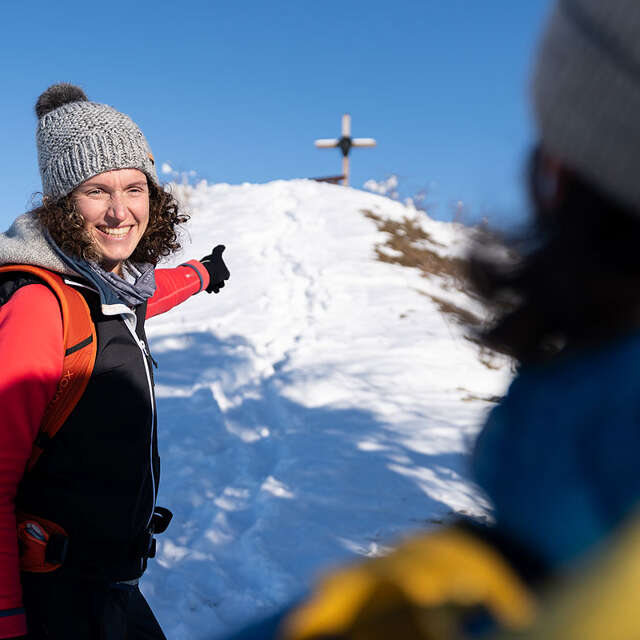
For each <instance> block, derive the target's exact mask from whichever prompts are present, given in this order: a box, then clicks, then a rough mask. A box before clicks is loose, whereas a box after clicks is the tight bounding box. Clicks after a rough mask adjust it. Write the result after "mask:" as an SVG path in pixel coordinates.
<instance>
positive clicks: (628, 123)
mask: <svg viewBox="0 0 640 640" xmlns="http://www.w3.org/2000/svg"><path fill="white" fill-rule="evenodd" d="M533 99H534V108H535V114H536V119H537V122H538V127H539V131H540V137H541V142H542V147H543V149H545V150H546V151H548V152H549V154H550V155H552V156H553V157H555V158H556V159H557V160H559V161H560V162H561V163H563V164H565V165H566V166H567V167H568V168H570V169H573V170H575V171H576V173H578V174H579V175H581V176H583V177H584V178H586V179H588V180H589V181H590V182H591V183H592V184H594V185H595V186H597V187H600V188H601V189H602V190H603V191H604V192H606V193H608V194H609V195H610V197H612V198H613V199H615V200H617V201H619V202H620V203H621V204H626V205H627V206H630V207H632V208H633V209H635V210H636V211H637V212H638V213H640V0H558V1H557V2H556V5H555V7H554V9H553V12H552V14H551V16H550V19H549V22H548V25H547V28H546V30H545V32H544V34H543V37H542V41H541V43H540V49H539V52H538V58H537V62H536V67H535V72H534V77H533Z"/></svg>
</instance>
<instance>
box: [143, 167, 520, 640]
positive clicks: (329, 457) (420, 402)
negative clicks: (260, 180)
mask: <svg viewBox="0 0 640 640" xmlns="http://www.w3.org/2000/svg"><path fill="white" fill-rule="evenodd" d="M175 189H176V190H177V192H178V193H177V195H178V196H179V197H180V198H181V199H182V200H183V201H185V202H186V204H187V208H188V210H189V211H190V213H191V215H192V218H191V221H190V222H189V224H188V225H187V228H188V232H187V234H186V236H185V238H184V245H185V250H184V252H183V254H182V255H180V256H178V258H174V259H173V262H174V263H179V262H181V261H183V260H185V259H188V258H191V257H200V256H202V255H205V254H206V253H208V252H209V251H210V250H211V247H212V246H214V245H215V244H218V243H222V244H225V245H226V247H227V250H226V252H225V254H224V257H225V260H226V261H227V264H228V265H229V269H230V271H231V279H230V281H229V283H228V284H227V287H225V288H224V289H223V290H222V291H221V293H220V294H218V295H207V294H200V295H198V296H195V297H193V298H192V299H191V300H189V301H187V302H186V303H185V304H183V305H181V306H180V307H177V308H176V309H174V310H173V311H171V312H169V313H167V314H165V315H163V316H159V317H158V318H155V319H153V320H151V321H150V322H149V323H148V326H147V331H148V334H149V338H150V342H151V348H152V352H153V355H154V357H155V358H156V359H157V360H158V362H159V369H158V370H157V372H156V374H157V375H156V379H157V397H158V414H159V437H160V454H161V457H162V465H163V467H162V479H161V482H160V496H159V500H158V503H159V504H161V505H164V506H167V507H169V508H171V509H172V510H173V511H174V514H175V518H174V520H173V523H172V525H171V527H170V528H169V530H168V531H167V533H165V534H163V535H162V536H161V537H160V538H159V540H158V543H159V544H158V556H157V558H156V560H155V561H151V562H150V568H149V570H148V572H147V574H146V575H145V577H144V579H143V583H142V589H143V591H144V593H145V594H146V596H147V597H148V599H149V601H150V603H151V605H152V607H153V608H154V610H155V612H156V614H157V616H158V618H159V620H160V622H161V623H162V625H163V627H164V629H165V632H166V633H167V636H168V637H169V638H172V640H181V639H185V640H186V639H189V640H191V639H193V638H206V637H209V638H210V637H212V636H214V635H216V634H219V633H223V632H225V631H227V630H230V629H231V628H233V627H235V626H237V625H241V624H243V623H244V622H246V621H248V620H250V619H252V618H254V617H256V616H260V615H264V614H266V613H268V612H269V611H270V610H271V609H273V608H274V607H277V606H279V605H281V604H282V603H285V602H287V601H288V600H289V599H291V598H293V597H295V596H296V595H299V594H300V593H301V592H303V591H304V590H305V589H306V588H307V587H308V585H309V584H310V581H311V580H312V579H313V577H314V576H315V575H316V574H317V572H318V571H319V570H322V569H326V568H327V567H329V566H331V565H334V564H335V563H336V562H340V561H344V560H345V559H348V558H352V557H353V556H354V554H355V555H375V554H378V553H381V552H384V549H385V548H386V547H388V546H389V545H390V544H392V543H393V542H394V540H397V539H398V537H399V536H402V535H405V534H406V533H408V532H411V531H412V530H415V529H416V528H419V527H428V526H434V523H436V522H438V521H439V520H441V519H442V518H443V517H444V518H446V517H447V516H448V514H451V513H452V512H466V513H474V514H482V513H485V512H486V509H487V505H486V502H485V501H484V500H483V499H482V497H481V496H480V495H479V494H478V492H477V490H476V489H475V488H474V487H473V485H472V483H471V482H470V481H469V480H468V476H467V472H466V454H467V452H468V451H469V447H470V442H471V441H472V438H473V435H474V434H475V433H476V431H477V429H478V426H479V424H480V423H481V422H482V419H483V417H484V415H485V413H486V411H487V410H488V409H489V408H490V406H491V404H490V402H488V401H487V400H486V399H487V398H490V397H492V396H495V395H499V394H501V393H502V392H503V391H504V389H505V387H506V385H507V383H508V381H509V377H510V370H509V367H508V364H507V363H506V362H505V361H504V360H500V359H495V360H493V361H491V362H488V361H487V359H486V357H485V358H480V357H479V350H478V348H477V346H476V345H475V344H473V343H471V342H469V341H468V340H466V339H465V337H464V334H463V330H462V328H461V327H460V326H459V325H458V324H457V323H456V322H455V321H454V320H453V319H452V318H453V317H452V316H447V315H443V313H442V312H441V309H442V308H443V307H442V304H441V303H442V300H443V299H447V300H450V301H451V300H454V299H455V304H456V305H457V306H459V307H464V308H467V309H469V308H471V307H473V305H474V304H475V303H474V302H473V301H472V300H470V299H469V298H468V296H466V294H464V293H462V292H460V291H456V290H455V287H452V284H451V282H448V281H446V280H445V279H444V278H442V277H433V278H425V277H423V276H422V275H421V273H420V271H419V270H418V269H413V268H407V267H403V266H399V265H396V264H390V263H386V262H381V261H379V260H377V259H376V252H375V247H376V246H380V245H382V244H383V243H384V241H385V238H386V234H385V233H384V232H383V231H380V230H378V226H377V225H376V222H375V221H374V220H373V219H372V218H371V217H367V216H365V215H364V214H363V211H365V210H366V211H368V212H370V213H373V214H374V215H375V216H377V217H378V218H384V219H390V220H402V219H403V218H404V217H406V216H410V217H411V216H412V217H413V218H415V220H417V221H418V222H419V224H420V225H421V226H422V227H423V228H424V229H426V230H427V231H428V233H429V235H430V237H431V238H433V239H434V241H435V246H437V247H438V251H439V252H440V253H442V254H443V255H462V254H463V253H464V250H465V248H466V246H467V241H468V235H465V233H466V232H465V229H464V228H462V227H460V226H459V225H454V224H449V223H442V222H435V221H433V220H430V219H429V218H428V217H427V216H426V215H425V214H424V213H421V212H417V211H415V210H411V209H407V207H405V206H404V205H402V204H400V203H398V202H394V201H392V200H389V199H388V198H384V197H382V196H379V195H374V194H370V193H365V192H362V191H358V190H355V189H349V188H344V187H339V186H334V185H328V184H319V183H315V182H311V181H307V180H294V181H277V182H272V183H269V184H264V185H251V184H244V185H241V186H230V185H226V184H216V185H207V184H206V183H201V184H199V185H197V186H195V187H188V186H187V187H185V186H178V187H175ZM438 301H440V303H438ZM487 365H489V366H487Z"/></svg>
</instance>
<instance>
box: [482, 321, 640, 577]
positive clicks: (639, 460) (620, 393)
mask: <svg viewBox="0 0 640 640" xmlns="http://www.w3.org/2000/svg"><path fill="white" fill-rule="evenodd" d="M473 472H474V475H475V479H476V481H477V482H478V484H479V485H480V486H481V487H482V488H483V489H484V491H485V492H486V493H487V494H488V496H489V498H490V499H491V501H492V502H493V505H494V507H495V518H496V525H497V527H498V528H499V529H501V530H502V531H503V532H504V533H506V534H507V535H509V536H511V537H512V538H513V539H514V540H515V541H516V542H520V543H521V544H522V545H524V546H525V547H526V548H529V549H530V550H531V551H532V552H534V553H535V554H537V555H538V556H539V557H540V558H541V559H542V560H544V561H546V562H547V563H548V564H549V565H550V566H551V567H552V568H562V567H564V566H567V565H569V564H571V563H572V561H574V560H575V559H577V558H578V557H579V556H580V555H582V554H583V553H584V552H586V551H589V550H591V549H593V548H594V547H595V546H597V545H598V543H599V542H601V541H602V540H603V539H604V538H605V537H607V536H608V535H609V534H610V533H611V532H612V531H613V530H614V529H615V528H616V527H617V526H618V525H619V524H620V523H621V522H622V520H623V519H624V518H626V517H627V516H628V515H629V514H630V512H631V511H632V510H633V509H634V507H635V506H636V505H638V504H639V503H640V332H634V333H632V334H628V335H625V336H622V337H618V338H615V339H612V340H610V341H609V342H607V343H604V344H599V345H597V346H594V347H590V348H588V349H583V350H581V351H580V352H576V353H574V354H571V355H566V356H562V357H559V358H557V359H556V360H555V361H553V362H551V363H547V364H544V365H537V366H529V367H526V368H523V369H522V371H521V373H520V374H519V375H518V376H517V377H516V379H515V380H514V382H513V383H512V385H511V387H510V389H509V392H508V393H507V395H506V397H505V398H504V399H503V401H502V402H501V404H499V405H498V406H497V407H496V408H495V409H494V410H493V411H492V412H491V414H490V415H489V418H488V420H487V423H486V425H485V427H484V429H483V430H482V432H481V433H480V436H479V437H478V440H477V442H476V447H475V452H474V455H473Z"/></svg>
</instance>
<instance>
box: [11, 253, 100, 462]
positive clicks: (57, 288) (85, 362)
mask: <svg viewBox="0 0 640 640" xmlns="http://www.w3.org/2000/svg"><path fill="white" fill-rule="evenodd" d="M6 272H22V273H30V274H33V275H35V276H37V277H38V278H39V279H41V280H42V281H43V282H44V284H46V285H47V286H48V287H49V288H50V289H51V290H52V291H53V293H55V295H56V297H57V298H58V303H59V304H60V311H61V313H62V331H63V345H64V359H63V362H62V377H61V378H60V382H58V388H57V390H56V393H55V395H54V396H53V398H52V400H51V402H50V403H49V405H48V407H47V408H46V410H45V413H44V416H43V418H42V422H41V424H40V430H39V432H38V436H37V437H36V440H35V442H34V445H33V450H32V452H31V457H30V458H29V461H28V463H27V471H29V470H30V469H31V468H32V467H33V466H34V465H35V463H36V462H37V460H38V458H39V457H40V455H41V454H42V452H43V451H44V449H45V448H46V446H47V444H48V443H49V441H50V440H51V438H53V436H54V435H55V434H56V433H57V432H58V431H59V430H60V427H62V425H63V424H64V423H65V421H66V419H67V418H68V417H69V415H70V414H71V412H72V411H73V409H74V408H75V406H76V404H78V401H79V400H80V398H81V397H82V394H83V393H84V391H85V389H86V388H87V384H88V383H89V378H90V377H91V373H92V371H93V366H94V364H95V360H96V352H97V348H98V341H97V339H96V330H95V325H94V323H93V320H92V319H91V312H90V311H89V306H88V305H87V302H86V300H85V299H84V297H83V296H82V294H80V293H79V292H78V291H76V290H75V289H74V288H73V287H71V286H69V285H68V284H65V282H64V280H63V279H62V277H61V276H59V275H58V274H56V273H53V272H51V271H48V270H47V269H43V268H41V267H36V266H32V265H6V266H2V267H0V273H6Z"/></svg>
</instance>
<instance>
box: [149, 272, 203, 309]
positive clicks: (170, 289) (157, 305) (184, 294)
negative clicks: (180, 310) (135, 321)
mask: <svg viewBox="0 0 640 640" xmlns="http://www.w3.org/2000/svg"><path fill="white" fill-rule="evenodd" d="M208 286H209V272H208V271H207V270H206V269H205V268H204V267H203V266H202V264H200V263H199V262H198V261H197V260H189V262H186V263H185V264H182V265H180V266H179V267H175V268H174V269H156V292H155V293H154V294H153V296H152V297H151V298H149V302H148V303H147V318H153V316H157V315H159V314H160V313H164V312H165V311H169V309H172V308H173V307H175V306H176V305H178V304H180V303H181V302H184V301H185V300H186V299H187V298H190V297H191V296H192V295H194V294H195V293H199V292H200V291H202V290H203V289H206V288H207V287H208Z"/></svg>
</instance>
